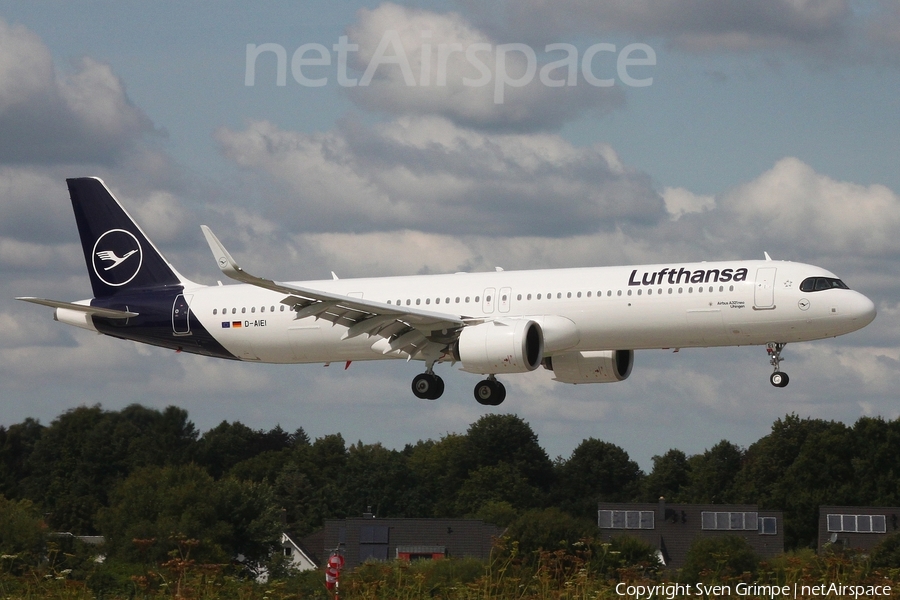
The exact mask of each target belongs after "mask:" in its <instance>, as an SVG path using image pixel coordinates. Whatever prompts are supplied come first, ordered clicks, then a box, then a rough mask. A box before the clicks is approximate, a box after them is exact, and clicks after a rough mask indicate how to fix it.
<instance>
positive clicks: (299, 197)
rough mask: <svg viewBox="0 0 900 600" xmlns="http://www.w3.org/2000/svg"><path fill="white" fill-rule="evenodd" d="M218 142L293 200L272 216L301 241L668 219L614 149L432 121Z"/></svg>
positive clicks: (247, 134) (229, 135)
mask: <svg viewBox="0 0 900 600" xmlns="http://www.w3.org/2000/svg"><path fill="white" fill-rule="evenodd" d="M216 137H217V139H218V141H219V144H220V146H221V148H222V150H223V152H224V153H225V154H226V156H228V157H229V158H231V159H232V160H234V161H235V162H236V163H238V164H239V165H241V166H243V167H249V168H253V169H257V170H260V171H263V172H266V173H268V174H269V175H271V176H272V177H274V178H275V180H276V181H278V182H279V183H281V184H282V185H284V186H285V187H286V188H287V189H288V190H289V192H290V193H289V194H287V195H286V199H284V200H282V201H281V202H280V203H279V204H278V206H277V209H276V210H277V211H278V214H277V215H274V214H272V213H269V216H270V218H276V219H277V220H279V221H280V222H281V223H282V224H283V225H285V226H288V227H293V228H296V229H300V230H319V231H347V230H357V231H359V230H367V229H369V230H385V229H389V230H393V229H395V228H415V229H419V230H424V231H433V232H444V233H453V234H480V235H493V236H509V235H515V234H532V233H534V234H538V233H539V234H541V235H545V236H555V235H560V234H566V233H568V234H571V233H575V232H586V231H596V230H599V229H611V228H613V227H614V225H615V224H616V223H619V222H628V221H640V222H643V221H654V220H657V219H660V218H661V217H663V215H664V214H665V213H664V210H663V203H662V199H661V198H660V197H659V195H658V194H657V193H656V192H655V191H654V190H653V189H652V187H651V186H650V184H649V178H648V177H646V176H645V175H643V174H641V173H639V172H636V171H633V170H630V169H625V168H624V167H623V166H622V165H621V163H620V162H619V160H618V158H616V156H615V153H614V152H613V150H612V149H611V148H610V147H609V146H606V145H603V144H598V145H595V146H592V147H588V148H577V147H575V146H573V145H571V144H570V143H569V142H567V141H565V140H564V139H563V138H561V137H559V136H557V135H551V134H489V133H482V132H475V131H472V130H467V129H462V128H459V127H457V126H456V125H454V124H453V123H451V122H450V121H448V120H445V119H440V118H434V117H430V118H402V119H398V120H395V121H391V122H389V123H385V124H381V125H376V126H373V127H365V126H362V125H359V124H356V123H347V122H345V123H343V124H342V125H341V126H339V127H338V128H337V129H335V130H332V131H330V132H327V133H315V134H306V133H300V132H290V131H283V130H280V129H278V128H276V127H275V126H274V125H272V124H271V123H266V122H255V123H251V124H250V125H249V126H248V127H247V129H245V130H244V131H240V132H238V131H232V130H229V129H225V128H222V129H220V130H219V131H218V132H217V135H216Z"/></svg>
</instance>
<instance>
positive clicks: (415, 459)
mask: <svg viewBox="0 0 900 600" xmlns="http://www.w3.org/2000/svg"><path fill="white" fill-rule="evenodd" d="M468 451H469V448H468V441H467V439H466V437H465V436H462V435H459V434H455V433H451V434H447V435H445V436H444V437H442V438H441V439H440V440H439V441H437V442H435V441H432V440H428V441H425V442H423V441H420V442H418V443H417V444H416V445H415V446H411V447H408V448H407V449H405V450H404V454H405V455H406V457H407V458H406V460H407V465H408V466H409V469H410V471H411V473H412V475H413V478H414V482H415V487H414V494H415V498H416V500H417V502H418V506H419V508H418V510H417V511H416V512H417V516H419V517H458V516H460V514H459V512H458V510H459V507H458V505H457V503H456V492H457V490H459V489H460V487H461V486H462V485H463V482H465V480H466V478H467V477H468V474H469V470H468V468H467V467H466V460H467V459H466V455H467V454H468Z"/></svg>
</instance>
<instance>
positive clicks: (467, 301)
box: [466, 296, 469, 304]
mask: <svg viewBox="0 0 900 600" xmlns="http://www.w3.org/2000/svg"><path fill="white" fill-rule="evenodd" d="M468 303H469V297H468V296H466V304H468Z"/></svg>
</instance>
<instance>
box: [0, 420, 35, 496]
mask: <svg viewBox="0 0 900 600" xmlns="http://www.w3.org/2000/svg"><path fill="white" fill-rule="evenodd" d="M43 431H44V426H43V425H41V424H40V423H39V422H38V421H36V420H34V419H31V418H28V419H25V420H24V421H23V422H22V423H18V424H16V425H10V426H9V428H8V429H7V428H6V427H0V494H2V495H4V496H6V497H7V498H21V497H22V494H23V490H22V489H21V483H22V481H23V480H24V479H25V478H26V477H28V475H29V473H30V471H29V469H28V459H29V457H30V456H31V453H32V452H33V451H34V445H35V444H36V443H37V442H38V440H40V439H41V434H42V433H43Z"/></svg>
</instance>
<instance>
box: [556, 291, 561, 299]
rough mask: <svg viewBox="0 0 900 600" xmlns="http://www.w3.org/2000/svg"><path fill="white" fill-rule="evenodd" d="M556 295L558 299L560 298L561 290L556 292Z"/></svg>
mask: <svg viewBox="0 0 900 600" xmlns="http://www.w3.org/2000/svg"><path fill="white" fill-rule="evenodd" d="M556 297H557V298H558V299H560V300H561V299H562V292H556Z"/></svg>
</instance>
